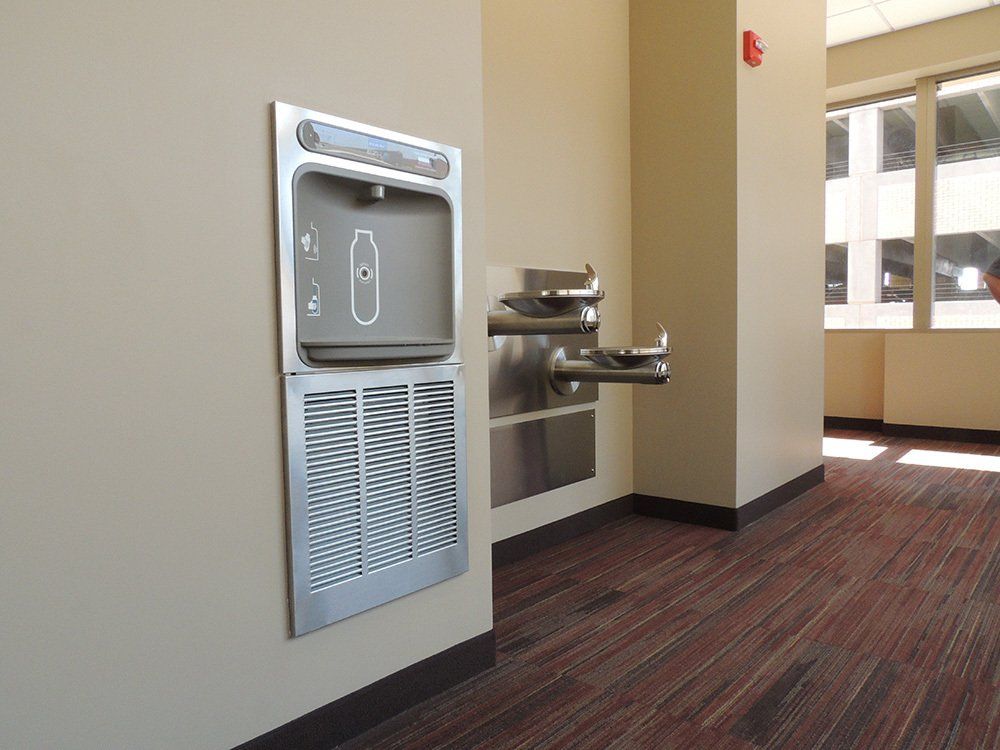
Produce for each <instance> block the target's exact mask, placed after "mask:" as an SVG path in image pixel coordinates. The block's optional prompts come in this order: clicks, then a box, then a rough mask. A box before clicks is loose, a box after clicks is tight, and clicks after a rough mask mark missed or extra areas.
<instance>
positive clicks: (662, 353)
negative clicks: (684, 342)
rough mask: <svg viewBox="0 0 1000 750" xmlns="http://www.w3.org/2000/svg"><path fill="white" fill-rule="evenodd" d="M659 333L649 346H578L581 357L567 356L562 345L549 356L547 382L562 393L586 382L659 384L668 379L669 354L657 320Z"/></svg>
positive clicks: (568, 393) (564, 393)
mask: <svg viewBox="0 0 1000 750" xmlns="http://www.w3.org/2000/svg"><path fill="white" fill-rule="evenodd" d="M656 327H657V328H658V329H659V333H658V334H657V336H656V341H655V342H654V344H653V346H647V347H617V346H611V347H596V348H590V349H581V350H580V356H581V357H583V359H569V358H568V357H567V356H566V350H565V349H564V348H563V347H559V348H558V349H555V350H554V351H553V352H552V354H551V355H550V357H549V383H550V384H551V385H552V388H553V389H554V390H555V391H556V392H557V393H560V394H562V395H566V396H568V395H570V394H572V393H574V392H575V391H576V389H577V388H579V387H580V383H581V382H588V383H635V384H638V385H660V384H662V383H667V382H669V381H670V365H669V364H667V362H666V361H665V359H666V357H668V356H669V355H670V347H669V346H667V332H666V331H665V330H664V328H663V326H662V325H660V324H659V323H657V324H656Z"/></svg>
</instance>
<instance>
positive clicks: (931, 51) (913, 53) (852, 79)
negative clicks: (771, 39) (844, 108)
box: [826, 7, 1000, 103]
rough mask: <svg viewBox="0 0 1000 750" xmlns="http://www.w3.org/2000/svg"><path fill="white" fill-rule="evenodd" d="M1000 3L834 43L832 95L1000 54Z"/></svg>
mask: <svg viewBox="0 0 1000 750" xmlns="http://www.w3.org/2000/svg"><path fill="white" fill-rule="evenodd" d="M998 40H1000V7H995V8H986V9H984V10H979V11H976V12H974V13H965V14H963V15H960V16H954V17H952V18H946V19H944V20H941V21H935V22H933V23H927V24H923V25H921V26H913V27H911V28H909V29H903V30H902V31H897V32H894V33H892V34H883V35H881V36H876V37H871V38H869V39H861V40H858V41H856V42H851V43H849V44H842V45H839V46H837V47H831V48H830V50H829V51H828V53H827V84H826V85H827V101H828V102H831V103H832V102H841V101H845V100H847V99H853V98H856V97H861V96H870V95H872V94H880V93H882V92H886V91H893V90H896V89H901V88H906V87H912V86H913V82H914V81H915V80H916V79H917V78H920V77H922V76H929V75H938V74H940V73H947V72H950V71H952V70H959V69H961V68H966V67H971V66H974V65H983V64H985V63H991V62H995V61H997V60H1000V49H998Z"/></svg>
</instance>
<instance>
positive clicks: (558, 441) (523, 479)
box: [490, 409, 597, 508]
mask: <svg viewBox="0 0 1000 750" xmlns="http://www.w3.org/2000/svg"><path fill="white" fill-rule="evenodd" d="M595 422H596V415H595V412H594V410H593V409H588V410H586V411H578V412H572V413H570V414H560V415H558V416H554V417H545V418H544V419H532V420H529V421H527V422H517V423H515V424H508V425H500V426H497V427H493V428H491V429H490V467H491V468H490V479H491V482H490V483H491V498H492V500H491V505H492V507H494V508H496V507H498V506H501V505H506V504H507V503H513V502H515V501H517V500H521V499H523V498H526V497H531V496H532V495H538V494H541V493H542V492H547V491H548V490H553V489H555V488H556V487H563V486H565V485H567V484H573V483H574V482H580V481H583V480H584V479H590V478H591V477H593V476H594V475H595V472H596V466H597V464H596V450H595V445H596V427H595Z"/></svg>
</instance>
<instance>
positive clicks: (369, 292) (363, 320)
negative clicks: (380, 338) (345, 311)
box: [351, 229, 379, 326]
mask: <svg viewBox="0 0 1000 750" xmlns="http://www.w3.org/2000/svg"><path fill="white" fill-rule="evenodd" d="M351 313H352V314H353V315H354V320H355V322H357V323H358V325H363V326H370V325H371V324H372V323H374V322H375V321H376V320H377V319H378V314H379V268H378V245H376V244H375V232H374V231H373V230H371V229H355V230H354V241H353V242H352V243H351Z"/></svg>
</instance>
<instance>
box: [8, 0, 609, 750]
mask: <svg viewBox="0 0 1000 750" xmlns="http://www.w3.org/2000/svg"><path fill="white" fill-rule="evenodd" d="M0 68H2V69H3V70H4V76H3V78H2V82H0V94H2V96H0V98H2V100H3V102H4V105H3V106H4V117H3V118H2V121H0V142H2V143H3V144H4V145H3V148H4V168H3V171H2V173H0V234H2V238H3V239H2V242H0V247H2V253H3V261H4V264H3V266H4V275H3V279H4V283H3V294H0V320H2V321H3V325H2V326H0V350H2V351H3V366H2V368H0V372H2V380H3V388H2V389H0V392H2V396H0V423H2V424H3V426H4V427H3V430H2V431H0V443H2V444H0V455H2V456H3V459H2V462H0V463H2V465H3V470H2V471H0V497H2V498H3V520H2V522H0V570H2V571H3V572H2V575H0V603H2V609H3V616H2V620H3V625H2V626H0V664H2V665H3V667H2V670H0V747H4V748H55V747H69V746H72V747H73V748H101V749H102V750H104V749H106V748H157V747H162V748H169V749H170V750H177V748H184V749H185V750H196V749H197V748H213V749H215V748H223V747H231V746H232V745H234V744H236V743H237V742H240V741H243V740H246V739H249V738H251V737H253V736H255V735H257V734H259V733H261V732H264V731H266V730H269V729H271V728H273V727H275V726H277V725H279V724H282V723H283V722H286V721H288V720H290V719H293V718H295V717H297V716H299V715H301V714H303V713H305V712H307V711H309V710H311V709H313V708H315V707H317V706H320V705H323V704H325V703H328V702H329V701H332V700H334V699H336V698H338V697H340V696H342V695H344V694H345V693H348V692H351V691H353V690H355V689H357V688H360V687H361V686H363V685H366V684H368V683H370V682H372V681H374V680H376V679H378V678H380V677H382V676H384V675H386V674H389V673H391V672H394V671H396V670H398V669H400V668H402V667H404V666H406V665H408V664H411V663H413V662H415V661H417V660H419V659H422V658H424V657H426V656H428V655H430V654H433V653H436V652H438V651H441V650H442V649H445V648H447V647H448V646H451V645H452V644H454V643H457V642H460V641H462V640H465V639H467V638H470V637H473V636H475V635H477V634H479V633H483V632H485V631H487V630H489V629H490V628H491V627H492V617H491V582H490V562H489V543H490V529H489V510H488V508H489V492H488V487H489V476H490V475H489V455H488V444H487V440H486V435H487V408H486V368H485V351H484V350H483V348H482V347H479V346H477V345H476V344H477V342H482V341H484V340H485V335H486V327H485V316H484V311H483V310H482V306H480V305H475V304H470V305H469V306H468V308H467V311H466V317H465V326H464V331H463V332H464V335H465V336H466V340H467V341H468V342H469V344H470V345H469V346H467V354H468V357H467V359H468V370H467V376H468V382H469V388H468V393H469V397H470V403H469V415H470V422H469V434H470V436H471V441H470V452H469V466H470V482H469V486H470V489H471V492H472V494H471V497H470V505H471V513H470V526H471V571H470V572H469V573H467V574H465V575H462V576H460V577H458V578H455V579H453V580H451V581H449V582H446V583H443V584H440V585H437V586H434V587H431V588H429V589H426V590H424V591H422V592H419V593H416V594H414V595H411V596H408V597H406V598H404V599H402V600H399V601H396V602H393V603H391V604H387V605H385V606H382V607H379V608H377V609H374V610H371V611H369V612H367V613H364V614H361V615H358V616H356V617H352V618H350V619H348V620H346V621H344V622H342V623H339V624H336V625H333V626H331V627H328V628H324V629H322V630H320V631H317V632H315V633H312V634H309V635H307V636H305V637H302V638H299V639H296V640H289V638H288V637H287V635H286V633H287V628H288V618H287V614H286V603H285V596H286V586H285V544H284V522H283V511H282V507H283V505H282V504H283V497H282V492H283V491H282V464H281V461H282V458H281V436H280V419H281V416H280V403H279V381H278V360H277V346H276V333H275V326H276V324H275V320H276V312H275V302H274V286H275V285H274V270H273V267H274V260H273V257H274V249H273V233H272V232H273V230H272V225H273V222H272V201H271V179H272V178H271V146H270V137H271V136H270V115H269V110H268V104H269V102H270V101H272V100H273V99H282V100H286V101H289V102H293V103H296V104H301V105H304V106H307V107H312V108H315V109H317V110H320V111H326V112H330V113H335V114H338V115H343V116H346V117H349V118H354V119H359V120H362V121H369V122H372V123H374V124H377V125H380V126H384V127H388V128H393V129H397V130H402V131H405V132H410V133H414V134H416V135H420V136H423V137H427V138H431V139H434V140H440V141H444V142H447V143H450V144H454V145H456V146H460V147H462V148H463V149H464V167H465V178H466V179H465V192H464V200H465V259H466V265H465V279H466V287H465V295H466V299H469V300H479V299H483V296H484V293H485V292H484V285H485V281H484V268H485V251H484V234H483V231H484V229H483V213H484V208H483V202H484V197H483V195H484V194H483V188H484V184H483V182H484V178H483V166H482V144H481V138H482V135H481V134H482V93H481V28H480V9H479V4H478V3H477V2H465V1H462V0H454V1H449V0H425V1H424V2H421V3H419V4H407V3H399V2H388V1H387V2H371V0H338V2H337V3H336V4H335V6H331V4H330V3H323V2H302V3H297V4H295V5H294V6H289V5H287V4H282V3H269V2H253V3H204V2H171V3H158V4H155V3H140V4H127V3H120V2H92V3H86V4H80V5H78V6H75V5H72V4H68V3H8V4H7V6H6V7H5V15H4V23H3V24H2V26H0ZM609 270H610V269H609ZM619 283H620V282H619Z"/></svg>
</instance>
